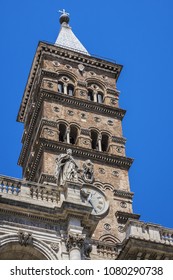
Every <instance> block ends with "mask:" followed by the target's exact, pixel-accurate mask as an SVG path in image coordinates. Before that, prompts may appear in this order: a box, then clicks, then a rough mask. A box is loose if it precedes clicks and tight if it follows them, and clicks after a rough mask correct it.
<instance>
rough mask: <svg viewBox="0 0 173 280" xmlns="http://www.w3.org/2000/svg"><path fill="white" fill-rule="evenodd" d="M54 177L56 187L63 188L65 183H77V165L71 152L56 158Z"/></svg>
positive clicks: (68, 151) (68, 150) (69, 150)
mask: <svg viewBox="0 0 173 280" xmlns="http://www.w3.org/2000/svg"><path fill="white" fill-rule="evenodd" d="M55 161H56V169H55V177H56V179H57V185H58V186H64V185H65V182H66V181H78V173H77V172H78V165H77V164H76V162H75V160H74V158H73V157H72V150H71V149H67V153H66V154H60V155H59V156H58V157H57V158H56V160H55Z"/></svg>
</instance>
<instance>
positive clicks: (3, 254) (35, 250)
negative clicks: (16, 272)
mask: <svg viewBox="0 0 173 280" xmlns="http://www.w3.org/2000/svg"><path fill="white" fill-rule="evenodd" d="M56 259H57V256H56V254H55V252H54V251H53V250H52V249H51V248H50V247H49V246H48V245H47V244H46V243H45V242H43V241H40V240H38V239H36V238H33V239H32V244H28V245H26V246H25V245H21V244H20V243H19V236H18V234H8V235H5V236H3V237H1V246H0V260H56Z"/></svg>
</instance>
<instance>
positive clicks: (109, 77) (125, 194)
mask: <svg viewBox="0 0 173 280" xmlns="http://www.w3.org/2000/svg"><path fill="white" fill-rule="evenodd" d="M60 24H61V29H60V32H59V35H58V38H57V40H56V42H55V44H49V43H45V42H39V44H38V47H37V50H36V53H35V57H34V60H33V64H32V67H31V71H30V74H29V77H28V81H27V85H26V88H25V91H24V95H23V98H22V102H21V105H20V109H19V112H18V118H17V120H18V121H19V122H22V123H24V132H23V136H22V150H21V153H20V156H19V161H18V164H19V165H20V166H22V170H23V178H22V179H16V178H11V177H6V176H1V177H0V259H28V260H29V259H33V260H34V259H35V260H36V259H41V260H46V259H49V260H56V259H57V260H80V259H83V260H99V259H100V260H102V259H123V260H126V259H173V230H171V229H166V228H163V227H161V226H158V225H155V224H149V223H144V222H142V221H140V220H139V218H140V216H139V215H138V214H136V213H133V209H132V199H133V193H132V192H131V191H130V185H129V179H128V170H129V168H130V166H131V164H132V163H133V160H132V159H131V158H128V157H127V156H126V153H125V143H126V139H125V138H124V137H123V134H122V119H123V117H124V115H125V110H123V109H121V108H120V107H119V95H120V92H119V91H118V90H117V88H116V83H117V80H118V77H119V75H120V73H121V70H122V66H121V65H119V64H117V63H115V62H112V61H106V60H103V59H101V58H97V57H93V56H91V55H90V54H89V53H88V51H87V50H86V49H85V47H84V46H83V45H82V44H81V42H80V41H79V40H78V39H77V37H76V36H75V35H74V33H73V31H72V29H71V27H70V26H69V15H68V14H67V13H66V12H65V11H64V10H63V12H62V15H61V17H60Z"/></svg>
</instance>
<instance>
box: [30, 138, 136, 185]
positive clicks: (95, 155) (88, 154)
mask: <svg viewBox="0 0 173 280" xmlns="http://www.w3.org/2000/svg"><path fill="white" fill-rule="evenodd" d="M37 145H38V152H37V153H36V154H35V157H34V159H33V165H32V170H31V172H30V176H29V180H33V178H34V175H35V173H36V171H37V166H38V164H39V161H40V157H41V155H42V152H43V150H48V151H53V152H55V153H57V154H59V153H65V152H66V150H67V149H68V148H69V147H70V148H71V149H72V151H73V155H74V156H75V157H79V158H83V159H88V158H89V159H91V160H92V161H97V162H99V163H102V164H103V163H104V164H107V165H111V166H114V167H119V168H121V169H125V170H128V169H129V168H130V166H131V165H132V163H133V159H131V158H127V157H122V156H117V155H114V156H113V155H108V154H104V153H103V152H99V151H93V150H88V149H85V148H82V147H77V146H74V145H72V144H67V143H63V142H56V141H53V140H51V141H49V140H47V139H43V138H40V139H39V142H38V144H37Z"/></svg>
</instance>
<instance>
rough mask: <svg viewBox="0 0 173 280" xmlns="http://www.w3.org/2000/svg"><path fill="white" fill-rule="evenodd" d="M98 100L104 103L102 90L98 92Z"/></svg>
mask: <svg viewBox="0 0 173 280" xmlns="http://www.w3.org/2000/svg"><path fill="white" fill-rule="evenodd" d="M97 102H98V103H103V94H102V93H101V92H98V94H97Z"/></svg>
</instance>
